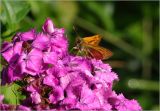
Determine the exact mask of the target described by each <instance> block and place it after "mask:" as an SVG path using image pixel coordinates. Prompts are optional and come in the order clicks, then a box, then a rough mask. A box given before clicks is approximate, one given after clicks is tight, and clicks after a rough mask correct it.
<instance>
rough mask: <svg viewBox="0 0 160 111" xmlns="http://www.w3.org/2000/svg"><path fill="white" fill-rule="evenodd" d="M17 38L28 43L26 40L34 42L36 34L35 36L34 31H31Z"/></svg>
mask: <svg viewBox="0 0 160 111" xmlns="http://www.w3.org/2000/svg"><path fill="white" fill-rule="evenodd" d="M19 36H20V39H21V40H22V41H28V40H34V39H35V37H36V34H35V30H34V29H31V30H30V31H28V32H23V33H20V34H19Z"/></svg>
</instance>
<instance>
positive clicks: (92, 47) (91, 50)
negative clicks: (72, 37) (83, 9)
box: [75, 35, 113, 60]
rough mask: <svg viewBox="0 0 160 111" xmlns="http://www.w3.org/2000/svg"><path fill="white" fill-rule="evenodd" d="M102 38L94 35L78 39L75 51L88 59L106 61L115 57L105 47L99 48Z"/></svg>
mask: <svg viewBox="0 0 160 111" xmlns="http://www.w3.org/2000/svg"><path fill="white" fill-rule="evenodd" d="M101 39H102V37H101V36H100V35H94V36H89V37H84V38H80V37H78V38H77V41H76V47H75V49H77V50H78V52H77V55H85V56H87V57H91V58H95V59H101V60H105V59H108V58H109V57H111V56H112V55H113V53H112V52H111V51H110V50H109V49H107V48H104V47H101V46H99V43H100V41H101Z"/></svg>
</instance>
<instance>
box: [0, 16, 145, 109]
mask: <svg viewBox="0 0 160 111" xmlns="http://www.w3.org/2000/svg"><path fill="white" fill-rule="evenodd" d="M42 29H43V32H40V33H38V32H36V31H35V30H34V29H31V30H30V31H28V32H22V33H17V34H16V35H15V36H14V38H13V40H12V42H11V43H10V42H4V43H3V44H2V50H1V54H2V56H3V58H4V59H5V60H6V62H7V63H8V64H7V66H6V67H5V68H4V69H3V71H2V81H1V84H2V85H5V84H10V83H13V82H17V81H19V82H21V83H23V85H22V86H21V87H22V88H21V89H22V91H23V92H25V93H24V94H25V95H26V99H25V100H23V101H22V102H21V104H19V105H9V104H4V103H3V102H2V101H3V98H4V96H3V95H1V96H0V107H1V109H2V110H11V109H14V110H16V109H17V110H28V111H29V110H120V111H123V110H142V109H141V107H140V105H139V104H138V102H137V101H136V100H128V99H126V98H125V97H124V96H123V94H116V92H115V91H113V90H112V86H113V82H114V81H117V80H118V77H117V74H116V73H114V72H112V70H111V67H110V66H109V64H104V63H103V62H102V61H101V60H96V59H91V58H86V57H82V56H74V55H71V54H69V53H68V41H67V38H66V36H65V34H64V33H65V30H64V29H63V28H61V29H59V28H56V27H55V26H54V24H53V22H52V21H51V19H49V18H48V19H47V20H46V22H45V23H44V25H43V27H42Z"/></svg>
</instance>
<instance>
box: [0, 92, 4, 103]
mask: <svg viewBox="0 0 160 111" xmlns="http://www.w3.org/2000/svg"><path fill="white" fill-rule="evenodd" d="M3 99H4V95H1V94H0V104H2V103H3Z"/></svg>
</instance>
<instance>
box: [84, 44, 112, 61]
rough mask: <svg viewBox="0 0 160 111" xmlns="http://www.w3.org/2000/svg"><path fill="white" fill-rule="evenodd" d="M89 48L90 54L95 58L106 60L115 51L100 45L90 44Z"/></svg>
mask: <svg viewBox="0 0 160 111" xmlns="http://www.w3.org/2000/svg"><path fill="white" fill-rule="evenodd" d="M87 49H88V53H89V55H90V56H91V57H93V58H95V59H101V60H104V59H108V58H109V57H111V56H112V55H113V53H112V52H111V51H110V50H108V49H106V48H104V47H100V46H88V47H87Z"/></svg>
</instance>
